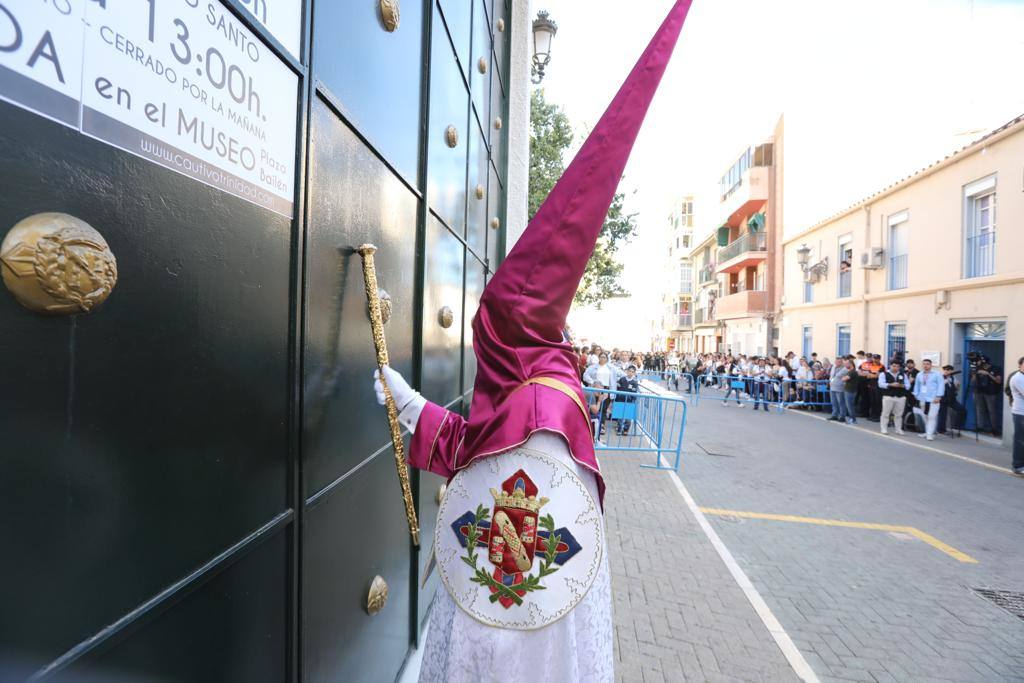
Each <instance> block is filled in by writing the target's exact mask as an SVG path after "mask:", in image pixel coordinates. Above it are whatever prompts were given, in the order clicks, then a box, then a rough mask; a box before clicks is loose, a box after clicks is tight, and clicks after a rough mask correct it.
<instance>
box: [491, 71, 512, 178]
mask: <svg viewBox="0 0 1024 683" xmlns="http://www.w3.org/2000/svg"><path fill="white" fill-rule="evenodd" d="M503 87H504V84H503V83H502V82H501V74H500V73H498V72H495V74H494V77H493V78H492V79H491V111H490V122H489V123H488V124H487V134H488V137H489V140H490V148H491V160H492V162H493V163H494V167H495V168H497V169H498V175H499V177H500V178H501V182H502V184H504V182H505V168H506V166H505V149H506V144H507V143H506V139H507V137H508V136H507V135H506V133H507V132H508V126H506V125H505V124H506V118H507V117H506V111H507V100H508V98H507V96H506V94H505V91H504V90H503V89H502V88H503Z"/></svg>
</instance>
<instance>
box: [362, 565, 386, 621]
mask: <svg viewBox="0 0 1024 683" xmlns="http://www.w3.org/2000/svg"><path fill="white" fill-rule="evenodd" d="M387 602H388V582H387V581H385V580H384V577H383V576H381V575H379V574H378V575H377V576H375V577H373V581H371V582H370V590H369V591H368V592H367V594H366V613H367V614H369V615H371V616H372V615H374V614H377V613H378V612H380V611H381V610H382V609H384V605H386V604H387Z"/></svg>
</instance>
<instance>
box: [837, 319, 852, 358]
mask: <svg viewBox="0 0 1024 683" xmlns="http://www.w3.org/2000/svg"><path fill="white" fill-rule="evenodd" d="M849 355H850V326H849V325H837V326H836V358H837V359H838V358H844V357H846V356H849Z"/></svg>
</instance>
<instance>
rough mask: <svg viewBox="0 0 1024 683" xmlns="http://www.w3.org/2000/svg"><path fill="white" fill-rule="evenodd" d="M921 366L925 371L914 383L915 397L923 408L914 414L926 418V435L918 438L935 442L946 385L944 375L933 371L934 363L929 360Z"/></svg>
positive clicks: (925, 360)
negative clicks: (940, 405) (940, 404)
mask: <svg viewBox="0 0 1024 683" xmlns="http://www.w3.org/2000/svg"><path fill="white" fill-rule="evenodd" d="M921 366H922V368H923V369H922V370H921V372H920V373H919V374H918V375H917V381H915V382H914V397H915V398H917V400H918V402H919V403H920V404H921V407H920V408H917V409H915V410H914V412H915V413H917V414H918V415H923V416H924V417H925V433H924V434H918V436H920V437H922V438H925V439H928V440H929V441H934V440H935V427H936V426H937V425H938V423H939V403H941V401H942V393H943V387H944V385H945V383H944V382H943V379H942V375H940V374H939V373H938V372H936V371H935V370H933V369H932V362H931V361H930V360H929V359H927V358H926V359H924V360H923V361H921Z"/></svg>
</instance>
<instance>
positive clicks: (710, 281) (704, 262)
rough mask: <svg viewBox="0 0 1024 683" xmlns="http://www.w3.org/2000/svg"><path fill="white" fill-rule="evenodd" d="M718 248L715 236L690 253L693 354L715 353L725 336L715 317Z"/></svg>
mask: <svg viewBox="0 0 1024 683" xmlns="http://www.w3.org/2000/svg"><path fill="white" fill-rule="evenodd" d="M717 258H718V244H717V236H716V233H715V232H713V231H712V232H711V233H710V234H709V235H708V236H707V237H705V238H704V239H703V240H701V241H700V242H698V243H697V244H695V245H694V247H693V250H692V251H691V252H690V263H691V266H692V268H693V351H694V352H696V353H714V352H716V351H718V350H720V349H721V348H722V334H723V332H724V330H723V329H722V328H721V327H720V324H719V321H718V319H717V318H716V315H715V309H716V305H717V302H718V295H719V282H718V279H719V278H718V273H717V272H716V270H715V264H716V262H717Z"/></svg>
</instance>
